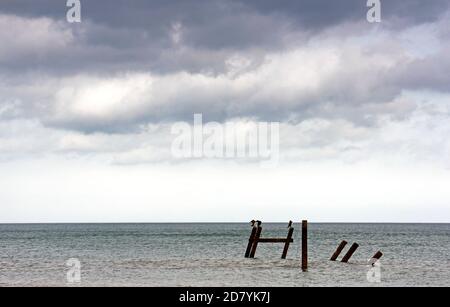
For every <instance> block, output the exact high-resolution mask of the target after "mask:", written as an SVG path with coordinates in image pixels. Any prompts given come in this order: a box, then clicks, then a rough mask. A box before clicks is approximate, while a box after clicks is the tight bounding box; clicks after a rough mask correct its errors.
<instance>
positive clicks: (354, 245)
mask: <svg viewBox="0 0 450 307" xmlns="http://www.w3.org/2000/svg"><path fill="white" fill-rule="evenodd" d="M358 247H359V245H358V244H357V243H353V245H352V246H351V247H350V249H349V250H348V252H347V254H345V256H344V258H342V260H341V262H345V263H347V262H348V261H349V260H350V258H351V257H352V256H353V254H354V253H355V251H356V249H357V248H358Z"/></svg>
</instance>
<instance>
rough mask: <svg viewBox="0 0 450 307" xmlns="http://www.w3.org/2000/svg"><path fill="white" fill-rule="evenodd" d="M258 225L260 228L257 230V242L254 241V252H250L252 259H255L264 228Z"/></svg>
mask: <svg viewBox="0 0 450 307" xmlns="http://www.w3.org/2000/svg"><path fill="white" fill-rule="evenodd" d="M259 225H261V224H259ZM259 225H258V228H257V229H256V234H255V240H253V245H252V250H251V252H250V258H255V253H256V248H257V247H258V240H259V237H260V236H261V231H262V227H261V226H259Z"/></svg>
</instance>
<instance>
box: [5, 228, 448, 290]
mask: <svg viewBox="0 0 450 307" xmlns="http://www.w3.org/2000/svg"><path fill="white" fill-rule="evenodd" d="M299 226H300V225H299V223H294V228H295V230H294V235H293V238H294V242H293V243H292V244H291V246H290V249H289V252H288V254H287V259H285V260H283V259H280V258H281V252H282V250H283V244H260V245H259V247H258V249H257V252H256V256H255V259H246V258H244V253H245V249H246V246H247V243H248V238H249V234H250V231H251V227H250V226H249V224H248V223H70V224H68V223H64V224H61V223H55V224H42V223H36V224H0V286H6V287H8V286H50V287H54V286H157V287H158V286H183V287H184V286H186V287H188V286H193V287H206V286H219V287H230V286H243V287H246V286H260V287H269V286H275V287H278V286H287V287H304V286H326V287H328V286H386V287H389V286H448V284H449V280H448V276H450V224H449V223H310V224H309V228H308V241H309V242H308V243H309V267H308V271H307V272H302V271H301V264H300V227H299ZM286 234H287V224H286V223H263V232H262V237H286ZM342 240H346V241H348V243H349V244H348V246H347V247H346V249H345V250H344V252H343V253H342V254H344V253H345V252H346V250H347V249H348V248H349V246H350V245H351V244H352V243H354V242H355V243H358V244H359V245H360V247H359V248H358V249H357V251H356V252H355V254H354V255H353V257H352V258H351V259H350V261H349V263H341V262H339V261H336V262H331V261H329V258H330V257H331V255H332V254H333V252H334V251H335V249H336V247H337V246H338V245H339V243H340V242H341V241H342ZM379 250H380V251H382V253H383V257H382V258H381V259H380V261H379V266H378V265H377V268H378V269H379V271H378V275H379V276H378V277H379V278H378V280H376V281H374V280H371V279H370V278H369V275H370V274H371V273H370V272H372V271H373V269H374V268H373V267H372V266H371V265H369V264H368V260H369V259H370V258H371V257H372V256H373V254H374V253H375V252H377V251H379ZM341 257H342V255H341ZM341 257H340V258H341ZM340 258H339V259H338V260H340ZM74 261H75V262H74ZM74 263H77V264H78V265H79V267H76V265H75V267H76V268H77V269H79V273H80V274H79V280H76V281H75V282H74V281H73V280H70V279H69V278H68V276H69V275H70V272H71V270H73V269H74Z"/></svg>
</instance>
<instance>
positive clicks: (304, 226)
mask: <svg viewBox="0 0 450 307" xmlns="http://www.w3.org/2000/svg"><path fill="white" fill-rule="evenodd" d="M250 223H251V227H252V230H251V232H250V237H249V239H248V243H247V248H246V250H245V258H255V255H256V250H257V248H258V245H259V244H260V243H282V244H284V246H283V251H282V253H281V259H286V257H287V254H288V251H289V247H290V245H291V243H293V242H294V239H293V235H294V227H293V223H292V221H289V223H288V227H287V228H288V232H287V235H286V237H283V238H264V237H262V236H261V234H262V230H263V228H262V222H261V221H259V220H257V221H255V220H252V221H251V222H250ZM347 244H348V242H347V241H346V240H342V241H341V243H340V244H339V245H338V247H337V248H336V250H335V251H334V253H333V254H332V255H331V258H330V261H336V260H337V259H338V257H339V256H340V254H341V253H342V251H343V250H344V249H345V247H346V246H347ZM358 248H359V244H358V243H353V244H352V245H351V247H350V248H349V250H348V251H347V252H346V253H345V255H344V257H342V259H341V262H342V263H348V262H349V261H350V259H351V258H352V256H353V255H354V254H355V252H356V250H357V249H358ZM382 256H383V253H382V252H381V251H377V252H376V253H375V254H374V255H373V256H372V258H370V260H369V264H372V265H374V264H375V263H376V262H377V261H378V260H380V258H381V257H382ZM300 261H301V268H302V271H304V272H306V271H307V270H308V221H307V220H303V221H302V222H301V254H300Z"/></svg>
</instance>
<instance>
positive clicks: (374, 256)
mask: <svg viewBox="0 0 450 307" xmlns="http://www.w3.org/2000/svg"><path fill="white" fill-rule="evenodd" d="M382 256H383V253H382V252H380V251H378V252H376V254H375V255H373V257H372V258H371V259H370V260H369V263H370V264H371V265H374V264H375V262H377V261H378V260H380V258H381V257H382Z"/></svg>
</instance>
